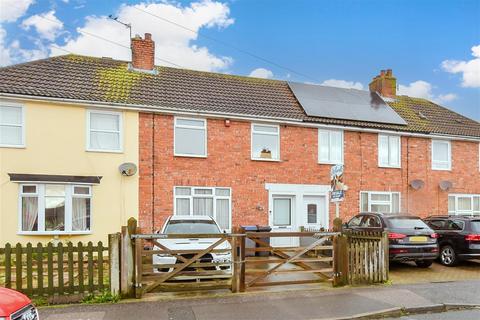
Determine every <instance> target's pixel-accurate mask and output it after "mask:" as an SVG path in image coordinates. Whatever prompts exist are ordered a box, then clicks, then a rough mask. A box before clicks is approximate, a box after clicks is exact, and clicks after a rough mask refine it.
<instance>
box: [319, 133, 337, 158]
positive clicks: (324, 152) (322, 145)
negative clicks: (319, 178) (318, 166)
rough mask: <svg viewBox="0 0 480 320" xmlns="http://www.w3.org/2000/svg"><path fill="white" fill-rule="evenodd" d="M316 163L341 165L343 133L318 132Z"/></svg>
mask: <svg viewBox="0 0 480 320" xmlns="http://www.w3.org/2000/svg"><path fill="white" fill-rule="evenodd" d="M318 162H319V163H325V164H343V131H339V130H323V129H319V130H318Z"/></svg>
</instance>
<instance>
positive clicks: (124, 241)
mask: <svg viewBox="0 0 480 320" xmlns="http://www.w3.org/2000/svg"><path fill="white" fill-rule="evenodd" d="M136 228H137V220H135V218H130V219H128V224H127V226H123V227H122V236H121V254H120V262H121V263H120V291H121V293H122V296H124V297H134V295H135V288H134V287H133V284H134V275H135V272H134V271H135V259H134V251H135V249H134V244H133V241H132V240H131V235H132V234H133V233H134V232H135V230H136Z"/></svg>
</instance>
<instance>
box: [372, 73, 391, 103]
mask: <svg viewBox="0 0 480 320" xmlns="http://www.w3.org/2000/svg"><path fill="white" fill-rule="evenodd" d="M368 87H369V88H370V91H371V92H377V93H378V94H380V95H381V96H382V97H387V98H395V96H396V95H397V78H395V77H394V76H393V74H392V69H388V70H382V71H380V74H379V75H378V76H376V77H375V78H373V79H372V82H370V84H369V85H368Z"/></svg>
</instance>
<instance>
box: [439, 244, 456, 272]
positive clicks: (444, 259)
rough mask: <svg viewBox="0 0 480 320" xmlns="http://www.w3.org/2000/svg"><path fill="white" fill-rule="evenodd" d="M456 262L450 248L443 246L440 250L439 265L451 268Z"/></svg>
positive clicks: (453, 252)
mask: <svg viewBox="0 0 480 320" xmlns="http://www.w3.org/2000/svg"><path fill="white" fill-rule="evenodd" d="M457 262H458V259H457V254H456V253H455V250H454V249H453V248H452V246H444V247H442V249H441V250H440V263H441V264H443V265H444V266H447V267H452V266H454V265H456V264H457Z"/></svg>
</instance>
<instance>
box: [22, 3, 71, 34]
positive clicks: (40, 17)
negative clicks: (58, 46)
mask: <svg viewBox="0 0 480 320" xmlns="http://www.w3.org/2000/svg"><path fill="white" fill-rule="evenodd" d="M31 27H34V28H35V30H37V32H38V34H39V35H40V37H42V38H44V39H47V40H50V41H54V40H55V38H57V36H58V34H59V33H60V31H62V29H63V22H62V21H60V20H59V19H58V18H57V17H56V16H55V11H54V10H52V11H49V12H45V13H42V14H36V15H33V16H31V17H29V18H27V19H25V20H23V22H22V28H24V29H25V30H29V29H30V28H31Z"/></svg>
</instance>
